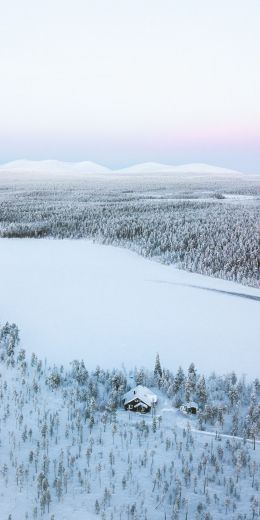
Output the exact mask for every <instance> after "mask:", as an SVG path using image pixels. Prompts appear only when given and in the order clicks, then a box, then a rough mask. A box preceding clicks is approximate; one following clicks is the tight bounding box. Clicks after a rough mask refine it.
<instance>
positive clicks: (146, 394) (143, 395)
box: [123, 385, 157, 406]
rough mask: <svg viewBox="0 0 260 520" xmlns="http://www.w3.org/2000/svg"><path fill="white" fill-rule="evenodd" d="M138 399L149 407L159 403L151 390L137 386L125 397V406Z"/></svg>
mask: <svg viewBox="0 0 260 520" xmlns="http://www.w3.org/2000/svg"><path fill="white" fill-rule="evenodd" d="M136 398H139V399H140V400H141V401H143V403H145V404H146V405H147V406H152V405H153V404H155V403H157V395H156V394H154V393H153V392H152V391H151V390H149V388H147V387H146V386H142V385H137V386H136V387H135V388H132V389H131V390H129V392H127V393H126V394H125V395H124V396H123V399H124V404H127V403H130V402H131V401H133V400H134V399H136Z"/></svg>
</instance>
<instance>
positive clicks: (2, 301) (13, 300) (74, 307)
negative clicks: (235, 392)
mask: <svg viewBox="0 0 260 520" xmlns="http://www.w3.org/2000/svg"><path fill="white" fill-rule="evenodd" d="M0 266H1V271H0V288H1V291H0V322H1V323H3V322H5V321H7V320H8V321H10V322H15V323H17V325H18V326H19V328H20V331H21V338H22V346H23V347H24V348H26V350H27V351H28V352H29V353H31V352H36V354H37V355H39V357H41V358H43V357H45V356H46V357H48V361H50V362H56V363H58V364H60V363H62V362H63V363H64V364H67V363H69V362H70V361H71V360H73V359H81V358H83V359H84V360H85V363H86V365H87V366H88V367H90V368H94V367H95V366H96V365H97V364H100V365H101V366H102V367H104V368H105V367H114V366H117V367H120V366H121V364H125V366H127V367H129V368H131V367H133V366H135V365H136V366H142V365H145V366H146V367H153V365H154V360H155V356H156V352H159V354H160V358H161V363H162V365H163V366H165V367H167V368H169V369H171V370H173V371H175V370H176V369H177V368H178V366H179V365H180V364H181V365H182V366H183V367H184V368H186V367H187V366H188V365H189V364H190V362H192V361H193V362H194V363H195V365H197V367H198V369H199V371H205V372H207V373H210V372H212V371H213V370H215V371H216V372H218V373H226V372H228V371H232V370H235V371H237V372H238V373H239V374H241V373H245V374H248V376H249V377H257V376H259V363H260V351H259V345H260V328H259V310H260V301H259V297H260V291H259V290H257V289H251V288H247V287H244V286H242V285H238V284H235V283H232V282H227V281H224V280H219V279H213V278H209V277H206V276H202V275H198V274H194V273H187V272H185V271H180V270H177V269H175V268H173V267H172V266H164V265H161V264H159V263H157V262H153V261H150V260H147V259H145V258H142V257H140V256H138V255H136V254H135V253H133V252H130V251H128V250H125V249H121V248H115V247H113V246H102V245H98V244H93V243H91V242H90V241H85V240H33V239H23V240H19V239H1V240H0ZM205 288H206V289H210V290H205ZM211 289H213V290H211ZM218 290H219V291H222V292H218ZM227 292H231V293H235V294H227ZM248 296H249V298H248ZM250 297H251V298H252V297H253V298H255V299H250Z"/></svg>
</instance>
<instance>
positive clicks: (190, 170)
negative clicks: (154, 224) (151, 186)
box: [0, 159, 242, 175]
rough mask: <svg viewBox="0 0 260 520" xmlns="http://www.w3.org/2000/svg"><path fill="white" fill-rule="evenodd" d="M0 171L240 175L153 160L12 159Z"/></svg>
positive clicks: (209, 166)
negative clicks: (115, 163)
mask: <svg viewBox="0 0 260 520" xmlns="http://www.w3.org/2000/svg"><path fill="white" fill-rule="evenodd" d="M0 171H4V172H14V173H40V174H66V175H69V174H70V175H71V174H72V175H73V174H83V175H84V174H112V173H116V174H124V175H125V174H129V175H130V174H144V175H149V174H160V173H161V174H167V175H171V174H173V175H178V174H187V175H190V174H191V175H227V174H228V175H242V174H241V173H240V172H238V171H235V170H231V169H228V168H221V167H219V166H212V165H210V164H203V163H202V164H200V163H193V164H180V165H178V166H173V165H170V164H160V163H155V162H145V163H141V164H135V165H133V166H129V167H126V168H120V169H117V170H111V169H110V168H107V167H105V166H101V165H100V164H97V163H94V162H91V161H83V162H63V161H56V160H45V161H30V160H27V159H22V160H17V161H12V162H9V163H5V164H2V165H0Z"/></svg>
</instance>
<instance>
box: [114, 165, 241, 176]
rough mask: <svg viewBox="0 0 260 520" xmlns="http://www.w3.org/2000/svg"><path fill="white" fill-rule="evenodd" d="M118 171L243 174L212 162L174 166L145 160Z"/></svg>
mask: <svg viewBox="0 0 260 520" xmlns="http://www.w3.org/2000/svg"><path fill="white" fill-rule="evenodd" d="M117 173H145V174H149V173H165V174H180V173H183V174H200V175H203V174H208V175H227V174H235V175H242V174H241V173H240V172H237V171H235V170H230V169H228V168H220V167H219V166H212V165H210V164H203V163H192V164H180V165H177V166H173V165H171V164H160V163H153V162H145V163H141V164H135V165H133V166H130V167H127V168H121V169H120V170H117Z"/></svg>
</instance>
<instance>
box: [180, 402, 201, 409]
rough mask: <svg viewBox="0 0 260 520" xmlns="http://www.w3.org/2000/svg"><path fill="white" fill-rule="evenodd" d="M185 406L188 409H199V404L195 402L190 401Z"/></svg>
mask: <svg viewBox="0 0 260 520" xmlns="http://www.w3.org/2000/svg"><path fill="white" fill-rule="evenodd" d="M184 406H185V407H186V408H199V406H198V404H197V403H195V401H189V402H187V403H184Z"/></svg>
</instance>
